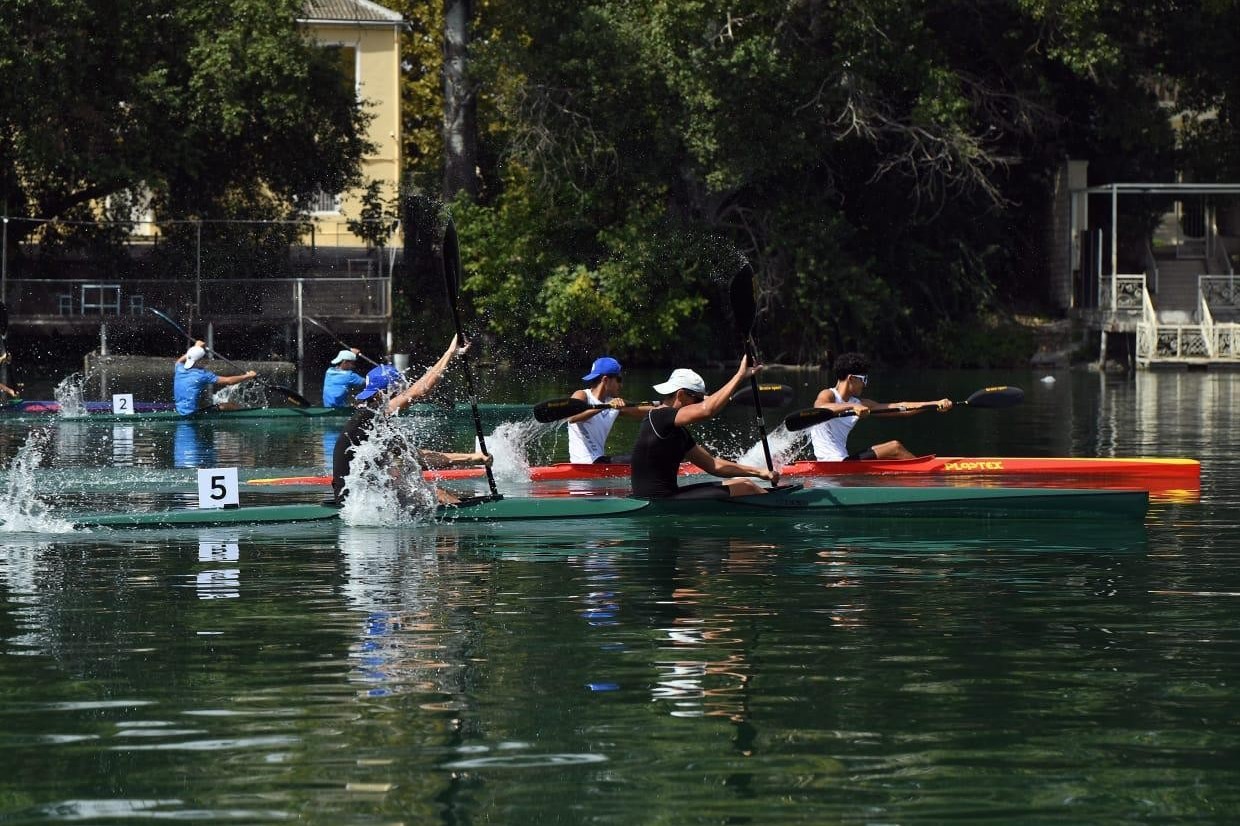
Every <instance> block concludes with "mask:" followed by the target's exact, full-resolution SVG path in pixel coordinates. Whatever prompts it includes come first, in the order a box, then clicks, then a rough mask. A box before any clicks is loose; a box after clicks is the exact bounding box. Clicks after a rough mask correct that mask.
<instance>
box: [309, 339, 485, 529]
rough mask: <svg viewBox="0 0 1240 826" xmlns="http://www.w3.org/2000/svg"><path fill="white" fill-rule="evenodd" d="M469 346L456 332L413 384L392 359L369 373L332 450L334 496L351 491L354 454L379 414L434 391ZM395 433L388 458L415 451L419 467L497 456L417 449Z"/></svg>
mask: <svg viewBox="0 0 1240 826" xmlns="http://www.w3.org/2000/svg"><path fill="white" fill-rule="evenodd" d="M467 349H469V345H468V344H466V345H464V346H463V347H457V343H456V336H453V337H452V341H451V343H450V344H449V345H448V349H447V350H445V351H444V354H443V355H442V356H440V357H439V361H437V362H435V363H434V364H433V365H431V367H430V368H428V369H427V371H426V373H424V374H423V375H422V378H420V379H418V380H417V381H415V382H414V383H413V384H410V385H408V386H406V380H405V377H404V376H402V375H401V373H400V371H399V370H397V369H396V368H395V367H393V366H392V365H390V364H382V365H380V366H378V367H376V368H374V369H372V370H371V371H370V372H369V373H367V374H366V387H365V388H364V389H363V390H362V392H360V393H358V394H357V412H356V413H354V414H353V417H352V418H351V419H349V423H348V424H346V425H345V428H344V431H343V432H342V433H341V434H340V436H339V437H338V438H337V439H336V446H335V448H334V449H333V451H332V497H333V499H334V501H335V503H336V504H337V505H339V504H342V503H343V502H344V500H345V495H346V494H347V491H346V490H345V486H346V485H347V484H348V479H349V474H350V473H351V472H352V469H353V468H352V465H353V457H354V456H355V455H356V452H357V448H358V447H360V446H361V445H362V444H363V443H365V442H368V441H370V437H371V435H372V433H373V432H374V428H375V422H376V419H379V418H380V417H386V416H395V415H397V414H399V413H400V411H402V410H404V409H405V408H406V407H408V406H409V405H410V404H412V403H413V402H414V401H415V400H417V399H420V398H422V397H423V396H425V395H426V394H427V393H430V392H431V390H433V389H434V388H435V385H437V384H438V383H439V380H440V379H441V378H442V377H443V374H444V372H445V371H446V370H447V369H448V364H449V363H450V362H451V361H452V358H453V357H454V356H457V355H463V354H464V353H465V351H466V350H467ZM390 438H391V442H390V443H389V444H387V445H384V447H385V453H386V455H385V457H384V461H385V462H387V463H392V462H393V460H395V459H396V458H397V457H400V456H413V458H414V460H415V461H414V462H413V464H415V465H416V466H417V467H416V468H415V470H416V471H419V472H420V471H421V469H422V468H423V467H425V468H428V469H441V468H450V467H470V466H475V465H489V464H491V457H490V456H488V455H487V454H485V453H482V452H480V451H479V452H475V453H446V452H442V451H434V450H421V449H418V448H413V449H411V446H410V445H408V444H406V443H405V440H404V437H403V436H401V434H399V433H394V434H390ZM389 470H390V471H391V472H392V473H394V474H395V473H398V472H399V471H398V470H397V465H395V464H393V465H392V466H391V467H389ZM435 493H436V495H437V496H438V498H439V501H440V502H441V503H442V504H452V503H455V502H458V501H460V500H459V497H457V496H456V495H454V494H452V493H449V492H447V491H444V490H442V489H439V488H436V490H435Z"/></svg>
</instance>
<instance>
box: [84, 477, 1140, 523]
mask: <svg viewBox="0 0 1240 826" xmlns="http://www.w3.org/2000/svg"><path fill="white" fill-rule="evenodd" d="M1148 506H1149V495H1148V494H1147V493H1145V492H1144V491H1111V490H1104V491H1096V490H1071V489H1062V488H1060V489H1055V488H963V487H940V488H933V487H841V488H810V489H804V488H800V487H789V488H785V489H782V490H779V491H777V492H774V493H771V494H768V495H766V496H747V497H740V498H736V499H726V500H675V499H670V500H669V499H661V500H653V501H651V500H644V499H631V498H628V497H623V496H554V497H537V498H532V497H519V498H512V499H499V500H494V501H485V500H484V501H481V502H477V503H473V504H469V505H463V506H446V507H440V508H439V509H438V512H437V514H436V517H437V519H438V521H440V522H443V523H448V524H452V523H480V522H516V521H531V520H566V519H611V518H616V517H623V518H631V517H639V518H651V517H653V518H667V517H673V518H674V517H682V516H683V517H692V518H695V519H710V520H713V519H745V520H751V521H759V522H760V521H766V520H771V519H775V520H789V519H790V520H815V519H823V518H828V519H833V518H840V517H844V518H848V517H859V518H874V519H889V518H902V517H927V518H934V519H991V518H1020V519H1072V518H1086V519H1125V520H1141V519H1143V518H1144V516H1145V512H1146V509H1147V508H1148ZM338 516H339V511H338V510H336V509H335V508H332V507H328V506H324V505H264V506H260V507H243V508H236V509H231V510H178V511H154V512H147V513H126V514H85V515H81V516H77V517H72V518H71V521H72V522H73V523H74V525H75V526H76V527H82V528H94V527H108V528H170V527H197V526H204V527H206V526H213V525H247V524H250V525H257V524H273V523H274V524H278V523H286V522H287V523H293V522H312V521H319V520H331V519H336V518H337V517H338Z"/></svg>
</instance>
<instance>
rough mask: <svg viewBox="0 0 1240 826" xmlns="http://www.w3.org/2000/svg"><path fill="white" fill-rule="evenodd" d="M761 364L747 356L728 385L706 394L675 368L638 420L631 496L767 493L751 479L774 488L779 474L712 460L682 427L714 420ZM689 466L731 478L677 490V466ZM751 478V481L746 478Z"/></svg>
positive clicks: (702, 385) (692, 376) (693, 377)
mask: <svg viewBox="0 0 1240 826" xmlns="http://www.w3.org/2000/svg"><path fill="white" fill-rule="evenodd" d="M760 369H762V368H761V366H755V367H750V366H749V359H748V357H746V358H742V359H741V366H740V368H739V369H738V370H737V371H736V375H735V376H733V377H732V378H731V379H730V380H729V381H728V383H727V384H725V385H724V386H723V387H720V388H719V389H718V390H716V391H715V392H714V393H711V394H710V395H709V396H708V395H706V382H705V381H703V380H702V377H701V376H699V375H698V374H697V373H695V372H693V371H692V370H686V369H684V368H679V369H676V370H673V371H672V375H671V377H669V378H668V380H667V381H665V382H663V383H662V384H656V385H655V386H654V389H655V392H656V393H658V394H659V395H660V396H662V397H663V404H662V405H661V406H659V407H656V408H655V409H654V410H651V411H650V412H649V413H648V414H646V417H645V418H644V419H642V424H641V429H640V430H639V431H638V433H637V441H636V443H634V445H633V458H632V462H633V464H632V470H631V471H630V479H631V480H632V484H633V495H634V496H636V497H638V498H640V499H665V498H670V497H675V498H677V499H727V498H728V497H731V496H752V495H756V494H763V493H766V492H767V489H766V488H764V487H761V486H760V485H758V484H756V483H754V482H751V481H750V478H754V479H765V480H767V481H770V482H771V483H773V484H778V482H779V473H778V472H776V473H771V472H770V471H768V470H767V469H766V468H758V467H751V466H749V465H742V464H738V463H737V462H729V461H727V460H726V459H718V458H716V457H714V456H712V455H711V454H710V453H708V452H707V451H706V449H705V448H703V447H702V446H701V445H699V444H698V443H697V442H696V441H695V440H694V438H693V436H691V435H690V434H689V431H688V430H686V429H685V425H689V424H693V423H694V422H704V421H706V420H707V419H710V418H713V417H714V416H716V415H718V413H719V412H720V411H721V410H723V408H724V407H726V406H727V404H728V400H729V399H730V398H731V397H732V394H733V393H735V392H736V390H737V388H738V387H740V384H741V382H743V381H746V380H748V379H749V377H750V376H752V375H753V374H754V373H756V372H758V371H759V370H760ZM686 461H687V462H692V463H693V464H694V465H696V466H698V467H699V468H701V469H702V470H704V471H706V472H707V473H711V474H714V475H715V476H723V477H729V478H730V479H731V481H728V482H699V483H697V484H692V485H684V486H679V485H677V483H676V475H677V471H678V470H679V469H680V463H681V462H686ZM745 477H749V478H745Z"/></svg>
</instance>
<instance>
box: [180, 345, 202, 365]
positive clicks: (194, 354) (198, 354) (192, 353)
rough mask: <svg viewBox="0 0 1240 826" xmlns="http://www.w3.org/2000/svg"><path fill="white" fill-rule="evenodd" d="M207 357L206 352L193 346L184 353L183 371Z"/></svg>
mask: <svg viewBox="0 0 1240 826" xmlns="http://www.w3.org/2000/svg"><path fill="white" fill-rule="evenodd" d="M206 357H207V351H206V350H204V349H202V348H201V347H199V346H198V345H197V344H195V345H194V346H193V347H191V348H189V349H188V350H186V351H185V369H186V370H188V369H189V368H191V367H193V366H194V365H195V364H197V363H198V362H200V361H202V360H203V359H205V358H206Z"/></svg>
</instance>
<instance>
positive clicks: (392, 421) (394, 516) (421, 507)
mask: <svg viewBox="0 0 1240 826" xmlns="http://www.w3.org/2000/svg"><path fill="white" fill-rule="evenodd" d="M371 427H372V430H371V434H370V438H369V439H368V440H366V441H365V442H363V443H362V444H360V445H358V446H357V447H356V448H354V453H353V461H352V462H351V463H350V464H349V476H348V479H347V480H346V481H345V487H344V489H345V493H346V497H345V501H344V507H342V508H341V510H340V517H341V519H342V520H344V522H345V524H348V525H372V526H397V525H416V524H419V523H425V522H427V521H429V520H430V519H431V518H432V516H433V515H434V512H435V505H436V504H437V499H436V496H435V486H434V485H433V484H431V483H430V482H427V481H425V480H424V479H423V478H422V473H421V470H420V469H419V468H418V465H417V463H416V461H415V460H414V458H413V455H412V454H413V452H414V451H416V450H417V448H418V441H419V439H418V438H417V437H418V433H417V422H416V420H411V419H401V418H398V417H394V416H383V415H380V416H376V417H375V419H374V422H373V424H372V425H371Z"/></svg>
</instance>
